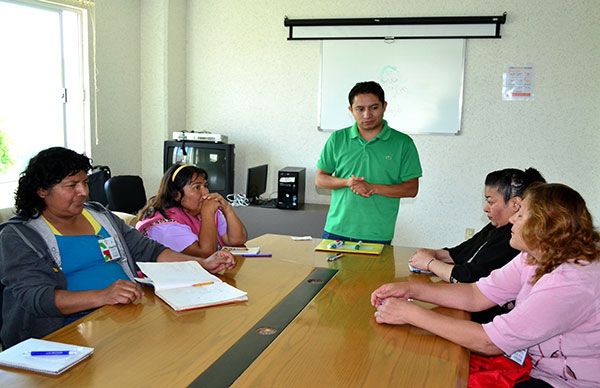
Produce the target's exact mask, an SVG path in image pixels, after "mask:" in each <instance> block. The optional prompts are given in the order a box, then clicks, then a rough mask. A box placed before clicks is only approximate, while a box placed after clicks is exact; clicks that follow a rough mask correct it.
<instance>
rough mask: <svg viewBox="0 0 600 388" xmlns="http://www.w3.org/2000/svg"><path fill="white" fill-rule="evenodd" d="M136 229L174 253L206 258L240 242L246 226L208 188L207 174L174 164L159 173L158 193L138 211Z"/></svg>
mask: <svg viewBox="0 0 600 388" xmlns="http://www.w3.org/2000/svg"><path fill="white" fill-rule="evenodd" d="M138 217H139V218H140V221H139V222H138V223H137V224H136V226H135V227H136V228H137V229H138V230H139V231H140V232H142V233H143V234H144V235H145V236H147V237H149V238H151V239H152V240H155V241H158V242H159V243H161V244H163V245H164V246H166V247H169V248H171V249H172V250H174V251H176V252H183V253H186V254H188V255H192V256H201V257H208V256H209V255H210V254H212V253H214V252H215V251H217V250H218V249H219V248H220V247H223V246H225V245H227V246H240V245H244V243H245V242H246V240H247V234H246V228H245V227H244V224H243V223H242V221H241V220H240V219H239V218H238V216H237V214H235V211H234V210H233V207H232V206H231V204H229V202H227V201H226V200H225V199H224V198H223V197H222V196H221V195H219V194H218V193H211V192H209V191H208V174H207V173H206V171H204V170H203V169H201V168H199V167H196V166H191V165H188V164H175V165H173V166H171V167H170V168H169V169H168V170H167V172H165V175H164V176H163V178H162V180H161V182H160V187H159V189H158V194H157V195H156V196H154V197H152V198H150V200H148V203H147V204H146V206H145V207H144V208H143V209H142V210H140V212H139V213H138Z"/></svg>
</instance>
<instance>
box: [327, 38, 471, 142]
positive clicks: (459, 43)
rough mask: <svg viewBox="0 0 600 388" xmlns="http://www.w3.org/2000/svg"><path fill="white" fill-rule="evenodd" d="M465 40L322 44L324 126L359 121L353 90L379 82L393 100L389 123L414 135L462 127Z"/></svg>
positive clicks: (455, 130)
mask: <svg viewBox="0 0 600 388" xmlns="http://www.w3.org/2000/svg"><path fill="white" fill-rule="evenodd" d="M464 58H465V40H464V39H416V40H394V41H384V40H324V41H323V43H322V48H321V78H320V84H321V85H320V86H321V87H320V96H319V130H322V131H332V130H336V129H340V128H344V127H348V126H350V125H352V124H354V118H353V117H352V115H351V114H350V112H349V111H348V109H347V108H348V93H349V92H350V89H352V87H353V86H354V85H355V84H356V83H357V82H362V81H376V82H378V83H379V84H380V85H381V86H382V87H383V90H384V91H385V99H386V101H387V103H388V105H387V109H386V111H385V115H384V118H385V119H386V120H387V122H388V124H389V125H390V127H392V128H394V129H397V130H399V131H401V132H405V133H411V134H425V133H433V134H456V133H458V132H459V131H460V118H461V111H462V92H463V79H464V76H463V75H464V63H465V59H464Z"/></svg>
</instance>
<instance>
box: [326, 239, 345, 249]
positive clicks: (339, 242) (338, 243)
mask: <svg viewBox="0 0 600 388" xmlns="http://www.w3.org/2000/svg"><path fill="white" fill-rule="evenodd" d="M342 245H344V242H343V241H342V240H335V241H334V242H332V243H330V244H329V245H327V248H329V249H335V248H339V247H341V246H342Z"/></svg>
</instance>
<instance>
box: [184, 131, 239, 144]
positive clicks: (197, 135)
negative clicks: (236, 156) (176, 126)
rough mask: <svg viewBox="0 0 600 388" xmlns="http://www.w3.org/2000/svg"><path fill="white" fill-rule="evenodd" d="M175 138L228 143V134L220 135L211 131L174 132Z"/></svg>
mask: <svg viewBox="0 0 600 388" xmlns="http://www.w3.org/2000/svg"><path fill="white" fill-rule="evenodd" d="M173 140H192V141H207V142H213V143H227V140H228V139H227V136H226V135H220V134H218V133H211V132H207V131H201V132H194V131H180V132H173Z"/></svg>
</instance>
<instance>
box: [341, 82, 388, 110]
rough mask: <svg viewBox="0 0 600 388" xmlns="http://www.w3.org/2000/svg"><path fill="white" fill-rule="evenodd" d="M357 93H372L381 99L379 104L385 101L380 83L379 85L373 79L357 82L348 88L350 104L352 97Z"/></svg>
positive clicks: (352, 100)
mask: <svg viewBox="0 0 600 388" xmlns="http://www.w3.org/2000/svg"><path fill="white" fill-rule="evenodd" d="M357 94H374V95H376V96H377V98H379V101H381V105H383V104H384V103H385V93H384V91H383V88H382V87H381V85H379V84H378V83H377V82H375V81H367V82H359V83H357V84H356V85H354V87H353V88H352V89H350V93H348V102H350V106H352V103H353V102H354V97H356V95H357Z"/></svg>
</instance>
